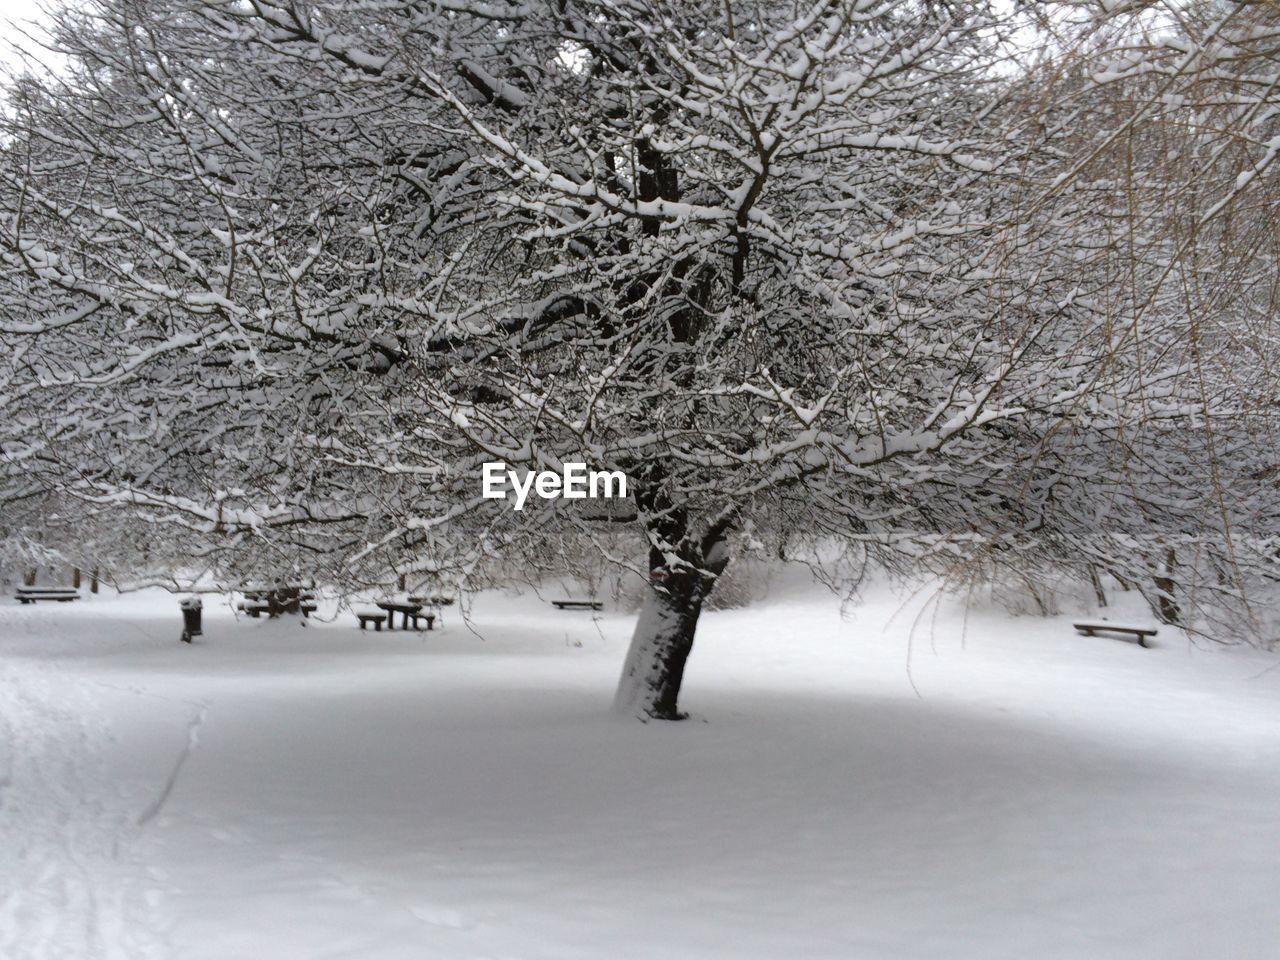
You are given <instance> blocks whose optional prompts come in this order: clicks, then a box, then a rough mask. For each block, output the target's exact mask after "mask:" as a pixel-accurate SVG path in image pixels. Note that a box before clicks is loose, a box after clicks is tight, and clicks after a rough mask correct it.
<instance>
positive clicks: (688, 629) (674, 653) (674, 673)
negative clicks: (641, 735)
mask: <svg viewBox="0 0 1280 960" xmlns="http://www.w3.org/2000/svg"><path fill="white" fill-rule="evenodd" d="M728 527H729V521H728V520H727V519H722V520H720V521H718V522H717V523H715V524H714V525H713V526H712V528H711V530H710V531H709V532H708V533H707V534H706V535H705V536H704V537H703V538H702V540H701V542H700V543H698V542H696V541H694V542H690V541H689V540H685V541H684V542H683V544H682V546H683V549H682V550H681V551H680V560H679V562H678V564H677V565H676V569H675V570H670V569H668V568H667V567H666V566H665V565H664V564H663V563H662V562H661V561H662V554H661V552H659V551H658V550H657V549H656V548H655V549H654V550H653V552H652V555H651V560H652V561H654V566H653V570H652V572H651V573H650V583H649V590H648V593H647V594H646V595H645V600H644V606H643V607H641V609H640V617H639V619H638V620H637V621H636V629H635V633H633V634H632V636H631V647H630V648H629V649H628V650H627V660H626V663H624V664H623V667H622V677H621V678H620V679H619V680H618V691H617V693H616V695H615V696H614V700H613V706H614V709H615V710H617V711H619V712H620V713H626V714H630V715H631V716H635V717H639V718H640V719H642V720H647V719H654V720H682V719H684V716H685V715H684V714H683V713H681V712H680V707H679V704H678V700H679V697H680V685H681V683H682V682H683V681H684V667H685V663H686V662H688V660H689V653H690V651H692V650H693V636H694V632H695V631H696V630H697V628H698V616H699V614H701V613H702V602H703V600H705V599H706V598H707V595H708V594H710V593H711V590H712V588H713V587H714V586H715V584H716V580H717V579H718V578H719V576H720V574H721V573H723V572H724V569H725V567H726V566H728V564H729V553H728V544H727V540H726V538H727V532H728ZM695 544H696V545H695Z"/></svg>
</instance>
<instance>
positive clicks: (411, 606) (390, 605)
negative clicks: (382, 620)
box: [375, 600, 436, 630]
mask: <svg viewBox="0 0 1280 960" xmlns="http://www.w3.org/2000/svg"><path fill="white" fill-rule="evenodd" d="M375 606H377V607H378V609H380V610H385V611H387V629H388V630H394V629H395V628H396V614H397V613H398V614H400V615H401V622H400V626H401V628H402V629H404V630H408V629H409V620H410V619H412V620H413V629H415V630H417V629H418V620H419V619H423V620H426V621H427V629H428V630H430V629H431V625H432V624H433V623H434V622H435V619H436V618H435V614H431V613H423V612H422V604H420V603H404V602H402V601H399V600H379V601H378V602H377V603H376V604H375Z"/></svg>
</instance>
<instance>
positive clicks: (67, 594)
mask: <svg viewBox="0 0 1280 960" xmlns="http://www.w3.org/2000/svg"><path fill="white" fill-rule="evenodd" d="M13 595H14V597H15V598H16V599H17V601H18V602H19V603H35V602H36V601H38V600H51V601H53V602H54V603H67V602H68V601H71V600H79V599H80V591H79V590H75V589H73V588H71V587H18V589H17V590H16V591H14V594H13Z"/></svg>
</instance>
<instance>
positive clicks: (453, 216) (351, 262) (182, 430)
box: [0, 0, 1185, 719]
mask: <svg viewBox="0 0 1280 960" xmlns="http://www.w3.org/2000/svg"><path fill="white" fill-rule="evenodd" d="M1037 12H1038V11H1037ZM1122 15H1123V14H1117V16H1122ZM1106 19H1107V18H1106V17H1103V18H1102V22H1105V21H1106ZM1027 29H1029V20H1028V15H1027V14H1024V13H1022V12H1015V11H1009V10H1007V9H1006V8H1004V7H1003V6H999V7H997V6H992V7H988V6H987V5H986V4H981V3H976V4H949V3H938V2H932V0H920V2H912V3H898V2H887V0H880V2H877V0H820V2H815V3H812V4H809V5H807V6H806V5H803V4H799V5H797V4H791V3H785V4H784V3H750V4H746V3H736V2H727V3H726V2H717V3H711V2H707V0H689V2H684V0H682V2H669V3H664V2H660V0H548V2H542V0H534V2H527V3H508V2H497V3H495V2H488V0H486V2H480V0H474V2H473V0H390V2H385V3H379V4H374V5H368V4H350V3H323V2H319V3H294V2H269V0H250V2H247V3H246V2H242V0H103V2H101V3H100V4H98V5H97V6H96V7H95V8H94V10H93V11H92V12H90V13H72V12H67V13H64V14H63V15H62V17H61V25H60V27H59V29H58V31H57V35H58V38H59V43H60V46H61V48H62V49H63V51H64V52H65V54H66V56H67V58H68V61H69V66H68V68H67V70H66V71H65V72H64V73H63V74H62V75H60V76H58V77H54V78H49V79H46V80H44V81H40V82H37V81H34V80H27V81H24V82H23V83H21V84H19V85H17V86H16V87H15V88H14V90H13V94H12V97H11V104H12V109H11V116H10V117H9V118H8V119H7V120H6V132H5V141H6V146H5V155H4V158H3V163H2V164H0V167H2V169H0V207H2V209H3V211H4V214H5V218H6V220H5V230H4V241H3V253H2V255H3V264H4V270H5V273H4V286H3V290H2V292H0V296H3V301H4V302H3V320H0V337H2V338H3V343H4V346H6V347H8V348H9V349H11V350H12V351H13V352H14V355H15V356H17V357H20V358H21V360H20V362H19V363H16V364H14V365H13V366H12V367H11V369H10V371H9V372H8V373H7V374H6V376H7V379H6V380H5V382H4V385H3V394H2V396H0V410H2V411H3V413H4V415H5V426H4V430H5V434H4V435H3V437H2V438H0V442H2V443H3V449H4V453H5V456H4V463H5V469H6V470H7V471H9V473H8V475H7V480H6V485H7V487H8V488H9V489H14V490H16V489H18V487H19V486H20V484H19V483H18V481H19V480H20V479H21V480H23V481H24V482H26V483H30V482H31V481H32V479H33V478H39V479H40V483H41V484H42V485H43V487H44V488H45V489H51V490H55V491H57V492H58V493H59V495H61V496H63V497H65V498H78V500H79V501H80V502H82V503H84V504H86V505H87V506H88V507H89V508H92V509H94V510H98V509H102V508H108V507H110V508H118V509H120V510H125V511H128V512H129V513H130V514H131V515H136V516H146V517H149V518H150V519H151V520H152V521H161V522H163V523H164V524H166V525H168V526H170V527H172V528H174V529H181V530H183V531H184V535H185V536H187V537H189V538H190V539H191V543H192V549H193V551H198V552H200V553H201V554H202V555H203V556H206V557H210V558H213V560H215V561H216V560H219V559H220V558H222V560H221V562H224V563H227V562H230V561H228V560H226V559H225V558H227V557H229V556H231V555H233V554H234V553H235V552H237V551H238V552H243V550H244V548H245V545H246V544H247V543H255V544H260V545H261V547H262V550H261V553H262V555H264V556H271V557H273V559H278V558H280V557H289V556H297V555H299V554H301V553H304V552H305V554H307V555H309V556H312V557H314V558H316V559H315V563H316V565H318V566H323V567H325V568H326V572H327V574H328V575H329V576H332V577H333V578H334V579H335V580H338V581H340V582H344V581H345V582H360V581H361V580H370V579H376V578H377V577H378V576H379V574H378V573H377V571H379V570H381V571H386V570H389V569H391V568H392V567H398V569H399V570H401V571H407V572H411V573H414V574H421V573H432V574H436V575H452V576H458V577H464V576H469V575H475V574H476V572H477V571H479V570H481V569H482V568H483V565H484V563H485V561H486V559H487V558H491V557H495V556H500V555H502V554H503V553H510V552H512V551H517V552H520V553H521V554H522V555H525V556H536V555H537V554H538V553H539V544H541V543H545V542H546V541H547V540H548V538H555V537H556V536H558V535H559V533H560V532H561V531H563V530H565V529H577V530H580V531H582V532H583V534H584V535H585V536H590V528H589V525H587V524H585V523H584V521H582V519H581V517H580V516H578V515H576V514H575V513H574V512H573V511H572V510H569V509H566V507H565V505H564V504H556V503H547V504H541V503H540V504H537V505H536V506H535V505H533V504H530V505H528V506H526V508H525V510H523V511H520V512H515V511H513V510H512V509H511V507H510V506H509V505H507V504H505V503H502V502H495V501H491V500H485V499H483V498H482V497H481V495H480V493H481V491H480V464H481V463H482V462H485V461H490V460H503V461H505V462H507V463H508V464H511V465H513V466H522V467H528V468H551V469H558V468H559V467H560V466H561V465H562V464H563V463H565V462H568V461H586V462H588V463H590V464H592V465H593V466H594V467H596V468H599V469H620V470H623V471H625V472H626V473H627V475H628V477H629V478H630V480H631V483H632V485H633V489H634V494H635V504H636V508H637V509H636V512H637V519H636V523H637V525H638V527H639V528H640V530H641V531H642V533H643V537H644V541H645V543H646V544H647V546H648V556H647V557H645V558H644V559H643V560H642V561H641V562H640V563H638V564H637V569H638V571H639V572H640V573H641V574H642V575H643V576H644V577H645V578H646V580H647V582H648V585H649V586H648V593H647V599H646V602H645V606H644V608H643V610H642V612H641V615H640V618H639V621H638V624H637V627H636V632H635V636H634V639H633V643H632V649H631V651H630V654H629V656H628V660H627V663H626V665H625V667H624V671H623V678H622V682H621V684H620V687H619V692H618V704H619V706H620V708H622V709H624V710H627V711H630V712H633V713H636V714H638V715H640V716H644V717H654V718H662V719H674V718H677V717H679V716H680V715H681V714H680V710H679V706H678V702H677V701H678V694H679V691H680V685H681V680H682V677H683V671H684V666H685V662H686V660H687V657H688V656H689V653H690V651H691V649H692V644H693V638H694V633H695V630H696V626H697V622H698V617H699V614H700V612H701V609H702V605H703V602H704V600H705V599H706V597H707V596H708V594H709V593H710V591H711V590H712V589H713V588H714V585H715V582H716V579H717V577H719V575H720V574H721V573H722V572H723V571H724V569H725V568H726V565H727V564H728V563H729V561H730V558H731V550H732V545H733V543H734V535H735V531H740V530H743V529H745V528H747V527H749V525H751V524H752V523H753V522H755V521H756V520H761V521H763V520H765V519H766V518H767V519H768V520H769V521H770V522H773V521H776V519H777V518H779V517H785V518H786V522H787V523H788V524H790V525H792V526H794V527H795V528H797V529H799V530H806V531H812V532H818V533H822V534H831V535H838V536H840V537H842V538H844V539H845V540H849V541H854V542H858V543H860V544H862V545H863V546H864V548H865V549H867V550H868V551H871V552H873V553H879V554H881V555H884V556H889V557H893V556H899V555H902V554H903V553H904V552H905V553H908V554H911V555H918V554H920V553H922V552H926V553H927V552H929V551H941V552H943V553H944V554H947V555H951V554H952V553H954V551H955V550H956V549H957V544H964V543H981V544H993V543H994V544H998V543H1004V542H1007V541H1009V540H1011V539H1014V538H1016V537H1017V536H1019V535H1022V534H1027V533H1031V532H1034V531H1035V530H1036V529H1037V527H1038V525H1039V526H1042V525H1043V524H1044V523H1045V514H1046V511H1044V510H1043V509H1042V507H1043V503H1044V501H1043V499H1042V498H1039V496H1038V494H1039V493H1040V492H1041V491H1043V490H1044V489H1045V487H1046V476H1047V474H1046V472H1045V471H1043V470H1041V471H1038V472H1037V471H1034V470H1033V471H1031V473H1032V474H1033V475H1032V476H1031V477H1030V478H1029V477H1028V473H1027V470H1026V469H1024V468H1025V467H1026V465H1027V464H1029V463H1032V462H1035V461H1036V457H1037V456H1038V455H1039V453H1040V451H1042V450H1044V449H1048V447H1046V445H1047V444H1049V445H1051V444H1052V442H1053V441H1055V440H1056V438H1057V437H1058V436H1059V435H1060V434H1061V429H1062V425H1063V424H1064V423H1068V422H1073V421H1072V418H1073V417H1074V418H1077V420H1076V421H1075V422H1079V420H1078V415H1079V412H1080V410H1081V409H1082V406H1083V407H1087V408H1088V409H1089V410H1091V411H1094V412H1095V414H1094V420H1095V421H1096V422H1093V423H1091V424H1089V426H1088V429H1089V430H1091V431H1093V432H1094V433H1095V434H1096V433H1097V432H1098V431H1099V430H1103V431H1105V430H1106V429H1110V419H1109V418H1111V419H1114V417H1113V415H1114V414H1115V411H1118V410H1120V409H1122V408H1123V409H1124V410H1126V411H1128V410H1130V409H1138V408H1139V407H1140V406H1141V402H1140V401H1141V395H1142V391H1143V390H1145V389H1146V381H1145V380H1144V379H1143V378H1142V377H1141V376H1138V375H1136V374H1135V371H1136V370H1139V369H1140V367H1141V365H1140V364H1136V363H1135V359H1134V358H1135V357H1137V356H1138V352H1139V351H1140V349H1144V348H1148V347H1149V346H1150V345H1151V344H1153V343H1157V342H1167V343H1173V342H1176V341H1178V339H1179V337H1180V336H1181V335H1182V334H1181V332H1182V331H1184V330H1185V323H1184V322H1183V319H1182V318H1181V317H1180V316H1178V315H1177V314H1176V313H1175V312H1173V311H1159V312H1157V313H1156V314H1155V315H1154V319H1153V321H1152V323H1151V324H1150V325H1148V326H1144V328H1143V329H1142V331H1141V336H1129V335H1127V334H1125V333H1124V332H1123V331H1121V332H1120V333H1117V330H1118V328H1117V326H1116V324H1115V322H1114V321H1115V312H1114V311H1113V310H1110V309H1109V308H1108V304H1109V303H1110V302H1111V301H1112V300H1113V299H1114V298H1113V297H1112V296H1111V294H1112V292H1113V291H1112V289H1111V288H1112V286H1113V284H1114V279H1115V274H1114V272H1113V271H1102V272H1099V271H1098V270H1097V269H1096V267H1097V257H1096V254H1097V246H1096V244H1097V242H1098V239H1099V233H1098V230H1097V223H1098V219H1097V218H1098V217H1099V216H1102V215H1105V214H1107V213H1108V212H1110V211H1111V210H1113V209H1114V206H1113V198H1112V197H1111V196H1110V195H1108V194H1106V193H1100V192H1099V191H1098V190H1097V189H1096V182H1094V181H1091V180H1089V178H1088V177H1087V176H1085V174H1088V173H1090V172H1091V171H1092V169H1093V168H1091V167H1090V165H1089V160H1090V158H1091V151H1096V150H1097V148H1098V146H1099V141H1098V140H1096V139H1094V138H1090V137H1083V138H1082V137H1079V136H1077V135H1076V134H1077V132H1078V131H1077V130H1076V128H1075V127H1074V126H1073V124H1074V123H1075V122H1076V121H1077V120H1078V115H1077V114H1076V113H1075V112H1073V111H1076V110H1077V108H1078V103H1079V102H1080V99H1081V98H1082V97H1088V96H1090V95H1092V93H1093V90H1092V87H1091V86H1090V85H1089V84H1087V83H1075V84H1071V85H1066V86H1064V87H1063V88H1062V89H1061V91H1060V92H1058V93H1055V100H1054V101H1053V102H1052V103H1042V102H1037V100H1036V97H1035V96H1034V89H1033V88H1031V87H1029V85H1028V84H1027V83H1026V82H1025V78H1024V76H1023V74H1022V72H1021V70H1020V67H1019V64H1018V62H1017V60H1016V52H1015V50H1016V45H1017V42H1018V41H1019V39H1020V38H1021V37H1023V36H1024V34H1025V31H1026V30H1027ZM1088 29H1089V30H1094V29H1096V28H1095V27H1092V26H1090V27H1089V28H1088ZM1135 69H1136V68H1135ZM1148 106H1149V104H1148V103H1146V102H1144V103H1143V104H1141V105H1140V109H1143V110H1145V109H1147V108H1148ZM1105 243H1106V249H1107V250H1108V251H1113V252H1115V251H1118V252H1119V254H1118V255H1122V254H1123V250H1122V248H1121V246H1118V245H1117V241H1116V239H1115V238H1114V237H1111V238H1106V239H1105ZM50 411H54V413H53V414H52V415H51V413H50ZM1104 421H1105V422H1104ZM1144 422H1145V421H1144ZM1098 462H1099V463H1100V464H1102V465H1103V466H1106V465H1108V464H1110V463H1111V461H1109V460H1106V459H1105V458H1104V459H1101V460H1099V461H1098ZM1029 481H1030V482H1029ZM1048 486H1049V487H1050V488H1051V487H1052V486H1053V484H1052V483H1048ZM1082 489H1087V485H1086V487H1084V488H1082ZM784 498H786V502H787V503H790V504H791V506H790V507H787V506H786V505H785V504H784ZM797 503H799V504H800V505H801V506H800V508H799V509H796V508H795V504H797ZM1049 513H1050V514H1051V516H1052V517H1053V522H1054V523H1060V524H1061V527H1062V529H1063V530H1065V531H1066V532H1067V533H1070V534H1072V535H1071V536H1064V537H1062V538H1061V539H1062V542H1063V543H1064V544H1068V545H1071V544H1078V543H1080V542H1082V540H1081V538H1080V537H1079V536H1075V534H1078V533H1079V530H1080V528H1079V526H1078V524H1074V523H1073V524H1068V523H1067V522H1066V520H1065V519H1061V518H1065V517H1066V516H1067V515H1068V514H1067V512H1066V511H1060V510H1056V509H1055V510H1053V511H1050V512H1049ZM1080 522H1085V521H1083V520H1081V521H1080ZM1073 549H1074V548H1073ZM542 553H543V554H545V553H546V551H545V550H543V551H542ZM405 557H412V558H413V559H412V560H409V561H408V562H406V561H405V559H404V558H405Z"/></svg>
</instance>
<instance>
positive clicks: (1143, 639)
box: [1072, 620, 1159, 647]
mask: <svg viewBox="0 0 1280 960" xmlns="http://www.w3.org/2000/svg"><path fill="white" fill-rule="evenodd" d="M1072 626H1074V627H1075V628H1076V631H1077V632H1079V633H1083V634H1084V635H1085V636H1086V637H1092V636H1093V635H1094V634H1095V633H1124V634H1132V635H1133V638H1134V639H1135V640H1137V641H1138V646H1140V647H1145V646H1146V645H1147V637H1154V636H1155V635H1156V633H1158V632H1159V631H1157V630H1156V628H1155V627H1134V626H1127V625H1125V624H1122V623H1110V622H1108V621H1106V620H1081V621H1080V622H1079V623H1074V624H1072Z"/></svg>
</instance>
